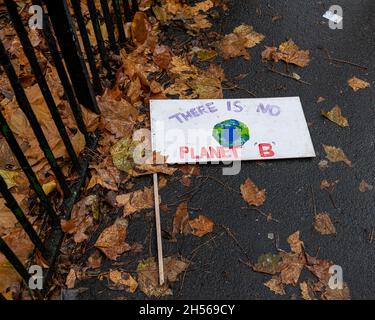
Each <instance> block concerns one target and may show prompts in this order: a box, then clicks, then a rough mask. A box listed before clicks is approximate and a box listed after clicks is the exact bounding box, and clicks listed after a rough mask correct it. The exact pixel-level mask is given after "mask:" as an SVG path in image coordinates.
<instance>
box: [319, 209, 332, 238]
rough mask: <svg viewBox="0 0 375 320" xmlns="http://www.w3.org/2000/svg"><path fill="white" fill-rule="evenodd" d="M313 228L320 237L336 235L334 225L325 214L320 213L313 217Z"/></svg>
mask: <svg viewBox="0 0 375 320" xmlns="http://www.w3.org/2000/svg"><path fill="white" fill-rule="evenodd" d="M314 228H315V230H316V231H318V232H319V233H320V234H322V235H330V234H336V228H335V225H334V224H333V223H332V220H331V217H330V216H329V214H328V213H326V212H320V213H318V214H316V215H315V217H314Z"/></svg>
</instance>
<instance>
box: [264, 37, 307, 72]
mask: <svg viewBox="0 0 375 320" xmlns="http://www.w3.org/2000/svg"><path fill="white" fill-rule="evenodd" d="M262 58H263V59H264V60H274V61H275V62H278V61H279V60H282V61H284V62H286V63H288V64H289V63H291V64H295V65H297V66H299V67H306V66H308V65H309V63H310V51H309V50H300V48H299V47H298V46H297V45H296V44H295V43H294V42H293V40H292V39H289V40H288V41H285V42H283V43H281V44H280V46H279V48H276V47H266V49H265V50H264V51H263V52H262Z"/></svg>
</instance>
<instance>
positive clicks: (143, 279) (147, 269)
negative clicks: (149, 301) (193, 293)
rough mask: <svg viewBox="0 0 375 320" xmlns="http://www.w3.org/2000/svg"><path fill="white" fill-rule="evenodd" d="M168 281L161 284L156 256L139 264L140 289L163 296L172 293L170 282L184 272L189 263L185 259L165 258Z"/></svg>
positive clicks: (156, 295) (153, 294)
mask: <svg viewBox="0 0 375 320" xmlns="http://www.w3.org/2000/svg"><path fill="white" fill-rule="evenodd" d="M163 263H164V273H165V280H166V283H165V284H164V285H163V286H160V285H159V273H158V265H157V263H156V261H155V259H154V258H149V259H147V260H144V261H142V262H140V263H139V264H138V267H137V273H138V283H139V288H140V290H141V291H142V292H143V293H145V294H146V295H147V296H155V297H162V296H166V295H172V290H171V289H170V288H169V287H168V282H175V281H177V279H178V276H179V275H180V274H181V272H184V271H185V270H186V269H187V267H188V266H189V263H188V261H187V260H185V259H179V258H176V257H167V258H164V259H163Z"/></svg>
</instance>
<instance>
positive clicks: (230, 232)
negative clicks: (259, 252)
mask: <svg viewBox="0 0 375 320" xmlns="http://www.w3.org/2000/svg"><path fill="white" fill-rule="evenodd" d="M221 227H222V228H223V229H224V230H225V232H226V233H227V234H228V235H229V236H230V237H231V238H232V240H233V241H234V242H235V244H236V245H237V246H238V247H239V248H240V249H241V251H242V252H243V253H244V254H245V256H246V258H247V259H248V260H250V256H249V255H248V253H247V251H246V250H245V249H244V248H243V247H242V245H241V244H240V243H239V241H238V240H237V238H236V237H235V235H234V234H233V232H232V231H231V230H230V229H229V228H228V227H227V226H225V225H223V224H222V225H221Z"/></svg>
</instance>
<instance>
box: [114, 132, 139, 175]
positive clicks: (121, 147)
mask: <svg viewBox="0 0 375 320" xmlns="http://www.w3.org/2000/svg"><path fill="white" fill-rule="evenodd" d="M134 147H135V146H134V143H133V142H132V140H130V139H129V138H127V137H124V138H122V139H121V140H119V141H118V142H117V143H116V144H114V145H113V146H112V147H111V149H110V152H111V156H112V160H113V164H114V165H115V167H116V168H117V169H119V170H122V171H125V172H128V171H129V170H130V169H132V168H133V167H134V162H133V152H134Z"/></svg>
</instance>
